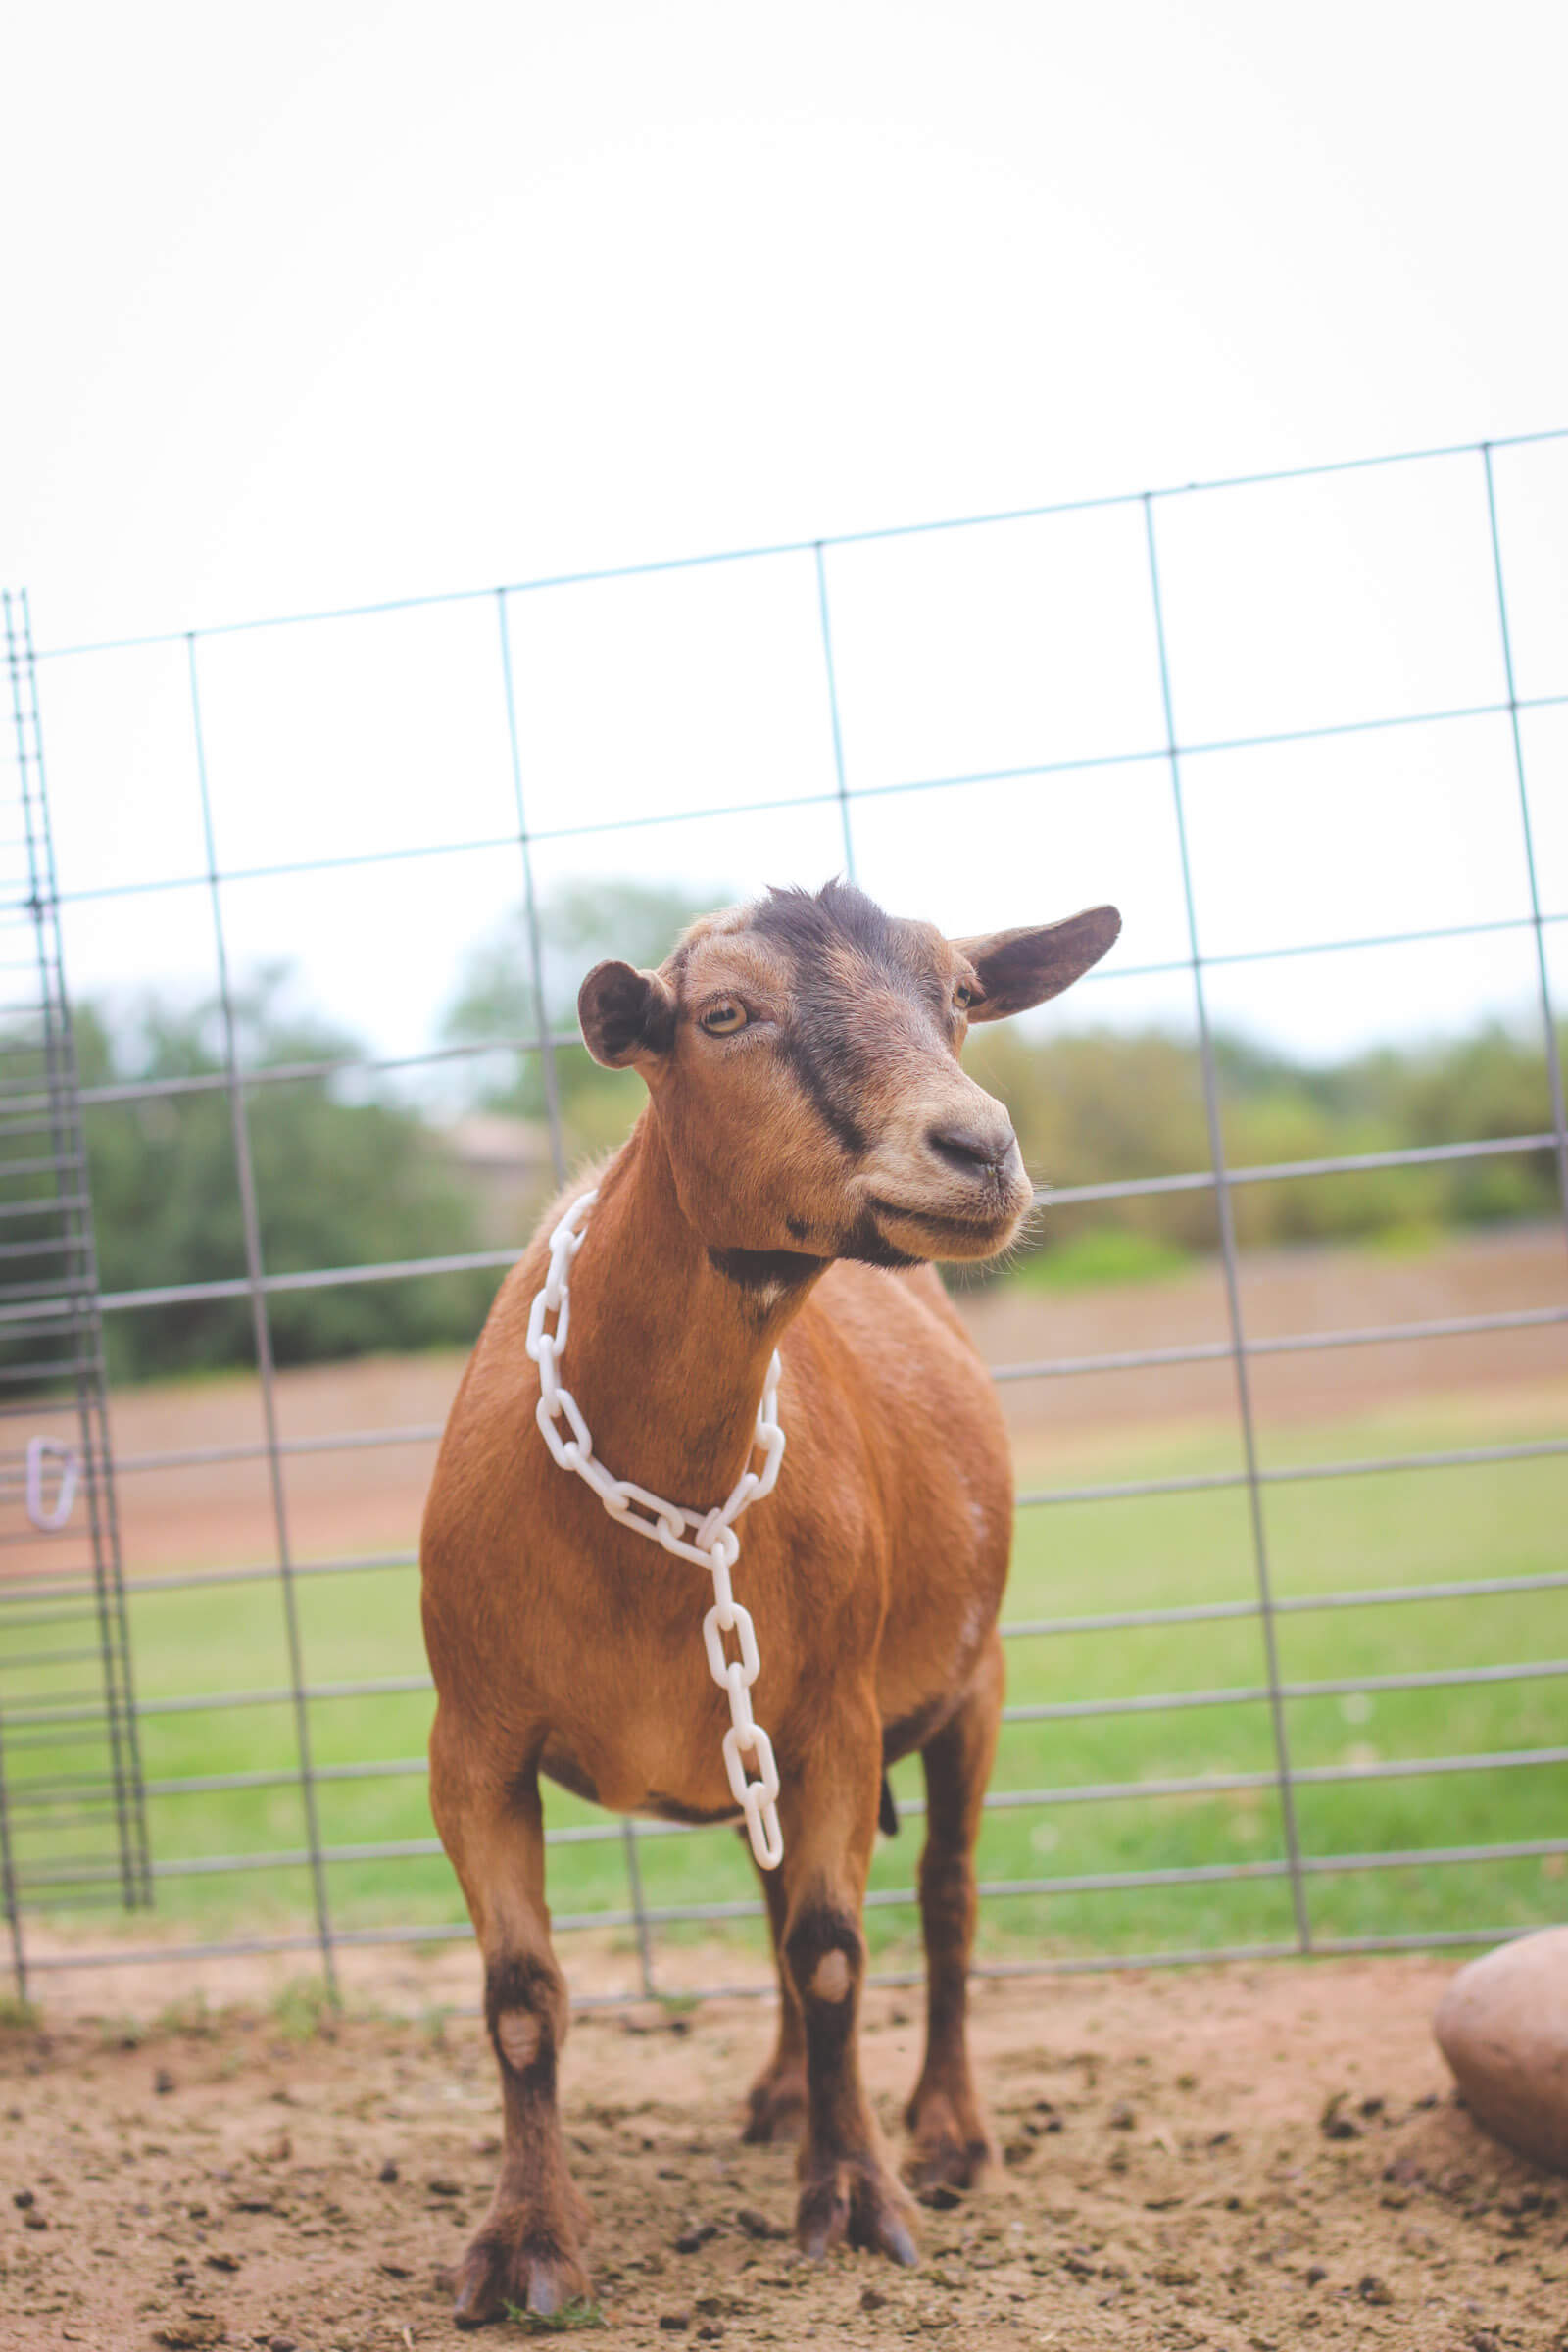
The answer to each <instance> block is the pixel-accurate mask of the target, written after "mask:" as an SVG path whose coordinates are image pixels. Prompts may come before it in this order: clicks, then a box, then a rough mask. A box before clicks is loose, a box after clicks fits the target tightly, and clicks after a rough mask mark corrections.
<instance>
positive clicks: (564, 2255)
mask: <svg viewBox="0 0 1568 2352" xmlns="http://www.w3.org/2000/svg"><path fill="white" fill-rule="evenodd" d="M587 2296H588V2275H587V2273H586V2272H585V2271H584V2269H583V2267H582V2265H581V2263H580V2262H579V2261H578V2260H577V2258H576V2256H575V2255H574V2254H573V2253H572V2252H571V2251H570V2249H569V2248H568V2247H566V2246H564V2245H563V2243H562V2242H561V2240H560V2238H559V2237H558V2236H556V2235H555V2234H554V2232H552V2231H550V2230H548V2229H539V2228H534V2229H526V2230H524V2231H522V2232H520V2233H519V2234H517V2235H516V2236H514V2235H513V2234H512V2232H511V2231H503V2230H499V2229H481V2230H480V2232H479V2234H478V2236H477V2237H476V2238H475V2239H474V2241H473V2243H472V2245H471V2246H470V2247H469V2248H468V2251H467V2253H466V2255H465V2256H464V2258H463V2261H462V2263H461V2264H460V2266H459V2268H458V2272H457V2292H456V2295H455V2298H454V2300H453V2305H452V2317H453V2320H454V2322H455V2323H456V2325H457V2326H458V2327H484V2326H485V2324H486V2323H487V2322H488V2321H490V2320H499V2319H500V2318H501V2317H502V2316H503V2314H504V2313H506V2312H508V2311H531V2312H532V2313H533V2314H534V2316H535V2317H536V2318H537V2319H541V2320H548V2319H553V2318H554V2317H555V2315H556V2314H557V2312H559V2311H560V2310H561V2309H562V2307H563V2306H564V2304H567V2303H574V2302H577V2301H579V2300H580V2301H586V2299H587Z"/></svg>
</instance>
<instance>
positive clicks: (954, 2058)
mask: <svg viewBox="0 0 1568 2352" xmlns="http://www.w3.org/2000/svg"><path fill="white" fill-rule="evenodd" d="M1002 1691H1003V1660H1002V1642H1001V1638H1000V1636H999V1635H997V1634H996V1633H995V1632H993V1634H992V1636H991V1640H990V1642H989V1643H988V1645H987V1647H986V1649H985V1652H984V1654H983V1655H982V1657H981V1659H980V1663H979V1665H978V1666H977V1667H976V1669H975V1672H974V1677H973V1680H972V1681H971V1682H970V1685H969V1688H968V1690H967V1691H965V1692H964V1695H963V1698H962V1699H961V1701H960V1702H959V1704H958V1706H957V1707H956V1710H955V1711H954V1713H953V1714H952V1715H950V1716H949V1718H948V1720H947V1722H946V1723H945V1724H944V1725H943V1726H942V1729H941V1730H940V1731H939V1732H938V1733H936V1734H935V1736H934V1737H933V1738H932V1739H931V1740H928V1741H927V1743H926V1746H925V1748H924V1749H923V1751H922V1753H921V1759H920V1760H921V1763H922V1764H923V1766H924V1768H925V1786H926V1839H925V1848H924V1851H923V1852H922V1854H921V1856H920V1924H921V1927H922V1929H923V1931H924V1935H925V1954H926V2044H925V2064H924V2065H923V2066H922V2068H921V2070H920V2080H919V2082H917V2083H916V2084H915V2086H914V2093H913V2096H912V2097H911V2098H910V2100H909V2103H908V2106H907V2108H906V2110H905V2122H906V2123H907V2125H908V2127H909V2130H910V2131H911V2132H912V2133H913V2135H914V2147H913V2150H912V2152H911V2154H910V2158H909V2162H908V2164H907V2167H906V2174H907V2179H908V2180H910V2181H912V2182H913V2184H914V2185H915V2187H916V2188H917V2189H928V2188H936V2187H954V2188H968V2187H971V2186H972V2185H973V2183H974V2181H975V2180H977V2179H978V2178H979V2176H980V2174H981V2172H982V2171H983V2170H984V2168H985V2166H986V2164H987V2163H988V2162H989V2161H991V2160H992V2159H993V2158H994V2157H995V2154H996V2147H995V2142H994V2140H993V2138H992V2134H991V2129H990V2126H989V2124H988V2123H987V2121H986V2115H985V2110H984V2108H983V2107H982V2106H981V2104H980V2100H979V2097H978V2094H977V2093H976V2091H975V2087H974V2079H973V2077H972V2075H971V2074H970V2071H969V2039H968V2000H969V1955H970V1951H971V1948H972V1946H973V1943H974V1926H975V1907H976V1905H975V1873H974V1847H975V1839H976V1838H977V1837H978V1836H979V1833H980V1810H981V1806H982V1804H983V1802H984V1799H985V1792H986V1783H987V1782H988V1781H989V1779H990V1777H991V1766H992V1761H993V1759H994V1757H995V1755H996V1752H997V1733H998V1730H999V1728H1000V1725H1001V1721H1002Z"/></svg>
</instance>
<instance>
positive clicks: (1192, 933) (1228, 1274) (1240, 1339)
mask: <svg viewBox="0 0 1568 2352" xmlns="http://www.w3.org/2000/svg"><path fill="white" fill-rule="evenodd" d="M1143 507H1144V536H1145V540H1146V542H1147V544H1148V548H1149V587H1150V595H1151V598H1152V604H1153V615H1154V640H1155V644H1156V646H1157V648H1158V652H1159V695H1160V709H1161V711H1162V712H1163V714H1164V721H1165V758H1166V762H1167V764H1168V767H1169V770H1170V788H1171V797H1172V801H1173V803H1174V807H1175V814H1176V838H1177V843H1178V846H1179V849H1180V853H1181V868H1182V899H1183V905H1184V908H1185V913H1186V921H1187V945H1188V952H1189V955H1190V957H1191V960H1192V967H1193V1002H1194V1005H1195V1008H1196V1010H1197V1014H1198V1044H1199V1054H1200V1057H1201V1062H1202V1071H1203V1116H1204V1119H1205V1121H1206V1123H1207V1128H1208V1151H1209V1159H1210V1163H1211V1165H1212V1167H1213V1171H1214V1207H1215V1213H1216V1215H1217V1217H1218V1220H1219V1240H1220V1254H1221V1257H1222V1260H1223V1263H1224V1270H1225V1311H1226V1316H1227V1318H1228V1320H1229V1323H1230V1333H1231V1349H1230V1352H1231V1362H1232V1364H1233V1366H1234V1369H1235V1375H1236V1409H1237V1413H1238V1416H1239V1417H1240V1421H1241V1428H1242V1452H1243V1459H1244V1462H1245V1466H1246V1472H1247V1504H1248V1513H1249V1517H1250V1522H1251V1530H1252V1563H1253V1568H1254V1571H1255V1573H1256V1577H1257V1596H1258V1604H1259V1611H1258V1623H1259V1628H1260V1630H1261V1633H1262V1637H1263V1657H1264V1664H1265V1670H1266V1673H1267V1678H1268V1705H1269V1717H1270V1721H1271V1723H1272V1726H1273V1733H1274V1754H1275V1759H1276V1763H1277V1767H1278V1788H1279V1799H1280V1823H1281V1827H1282V1829H1283V1831H1284V1834H1285V1854H1286V1861H1287V1863H1288V1866H1289V1870H1290V1881H1291V1908H1292V1910H1293V1911H1294V1913H1295V1916H1296V1936H1297V1942H1298V1944H1299V1947H1300V1949H1301V1950H1302V1951H1303V1952H1306V1951H1310V1950H1311V1948H1312V1922H1311V1915H1310V1912H1309V1910H1308V1908H1307V1900H1306V1886H1305V1881H1304V1879H1303V1877H1302V1872H1301V1850H1300V1841H1299V1836H1298V1831H1297V1822H1296V1794H1295V1790H1294V1789H1293V1787H1292V1782H1291V1750H1290V1740H1289V1737H1288V1734H1287V1730H1286V1723H1285V1700H1284V1694H1283V1691H1282V1689H1281V1678H1280V1663H1279V1642H1278V1638H1277V1635H1276V1630H1275V1622H1274V1593H1273V1587H1272V1583H1271V1581H1270V1577H1269V1565H1268V1538H1267V1534H1266V1532H1265V1529H1264V1524H1263V1490H1262V1485H1261V1483H1260V1481H1259V1478H1258V1461H1257V1432H1256V1428H1255V1425H1254V1422H1253V1417H1252V1387H1251V1379H1250V1374H1249V1371H1248V1367H1247V1333H1246V1327H1245V1324H1244V1321H1243V1316H1242V1289H1241V1278H1240V1274H1239V1271H1238V1266H1237V1255H1236V1217H1235V1211H1234V1207H1233V1204H1232V1201H1231V1188H1230V1181H1229V1177H1228V1174H1227V1169H1226V1154H1225V1131H1224V1126H1223V1123H1222V1121H1221V1118H1220V1108H1219V1079H1218V1074H1217V1072H1216V1070H1215V1067H1214V1038H1213V1032H1212V1031H1211V1029H1210V1027H1209V1022H1208V1000H1207V997H1206V995H1205V992H1204V988H1203V959H1202V956H1201V953H1200V950H1199V944H1198V907H1197V902H1196V901H1195V899H1194V896H1193V874H1192V864H1191V860H1190V858H1189V855H1188V844H1187V816H1186V811H1185V809H1184V808H1183V805H1182V767H1181V755H1180V752H1179V750H1178V748H1177V741H1176V716H1175V711H1174V707H1173V705H1172V702H1171V689H1170V659H1169V654H1168V651H1167V648H1166V643H1165V612H1164V606H1163V604H1162V602H1161V598H1160V588H1159V556H1158V551H1157V548H1156V545H1155V540H1154V502H1153V496H1152V493H1151V492H1147V491H1146V492H1145V494H1144V500H1143Z"/></svg>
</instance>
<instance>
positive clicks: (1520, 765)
mask: <svg viewBox="0 0 1568 2352" xmlns="http://www.w3.org/2000/svg"><path fill="white" fill-rule="evenodd" d="M1481 463H1482V466H1483V467H1484V468H1485V471H1486V477H1487V527H1488V529H1489V530H1490V532H1491V534H1492V573H1493V578H1494V580H1495V583H1496V589H1497V628H1498V632H1499V635H1500V637H1501V640H1502V669H1503V676H1504V678H1505V679H1506V680H1507V686H1508V727H1509V731H1510V734H1511V737H1512V741H1513V772H1514V780H1515V782H1516V783H1517V785H1518V787H1519V822H1520V825H1521V826H1522V828H1523V831H1524V841H1525V872H1526V874H1527V876H1528V877H1529V882H1530V920H1531V923H1532V925H1533V927H1534V930H1535V935H1536V975H1537V978H1538V980H1539V983H1540V987H1541V1018H1542V1022H1543V1024H1544V1029H1545V1039H1544V1043H1545V1049H1546V1084H1547V1086H1548V1087H1549V1088H1550V1090H1551V1119H1552V1125H1553V1126H1554V1127H1555V1129H1556V1131H1557V1191H1558V1195H1559V1197H1560V1199H1561V1201H1562V1215H1563V1227H1564V1233H1565V1237H1568V1107H1565V1105H1564V1101H1563V1084H1562V1050H1561V1047H1560V1045H1559V1042H1558V1038H1557V1023H1556V1019H1555V1016H1554V1014H1553V1012H1552V1005H1551V978H1550V975H1549V973H1548V972H1547V969H1546V940H1545V934H1544V930H1543V928H1542V919H1541V885H1540V882H1539V880H1538V878H1537V874H1536V844H1535V836H1534V834H1533V833H1532V831H1531V826H1530V789H1529V786H1528V784H1527V783H1526V781H1525V751H1524V743H1523V740H1522V739H1521V736H1520V733H1519V694H1518V689H1517V687H1516V686H1515V683H1514V674H1513V638H1512V634H1511V632H1510V630H1509V627H1508V598H1507V594H1506V591H1505V590H1504V588H1503V582H1502V542H1501V539H1500V538H1499V536H1498V532H1497V496H1496V490H1495V485H1494V482H1493V478H1492V444H1491V442H1490V441H1483V442H1482V444H1481Z"/></svg>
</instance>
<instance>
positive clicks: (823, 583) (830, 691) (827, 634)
mask: <svg viewBox="0 0 1568 2352" xmlns="http://www.w3.org/2000/svg"><path fill="white" fill-rule="evenodd" d="M811 554H812V556H813V558H814V559H815V563H816V610H817V614H818V617H819V619H820V620H821V623H822V662H823V666H824V667H825V669H826V671H827V712H828V717H829V719H830V720H831V722H832V727H833V774H834V777H835V779H836V781H837V785H838V801H839V826H840V829H841V830H842V832H843V835H844V879H845V881H846V882H853V881H854V880H855V841H854V837H853V835H852V833H851V831H850V794H849V787H848V786H847V785H846V783H845V781H844V732H843V729H842V727H841V726H840V724H839V683H838V672H837V670H836V668H835V666H834V662H833V620H832V615H831V613H829V610H828V601H827V559H826V557H825V555H824V554H823V552H822V542H821V540H820V539H817V540H814V541H813V542H812V546H811Z"/></svg>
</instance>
